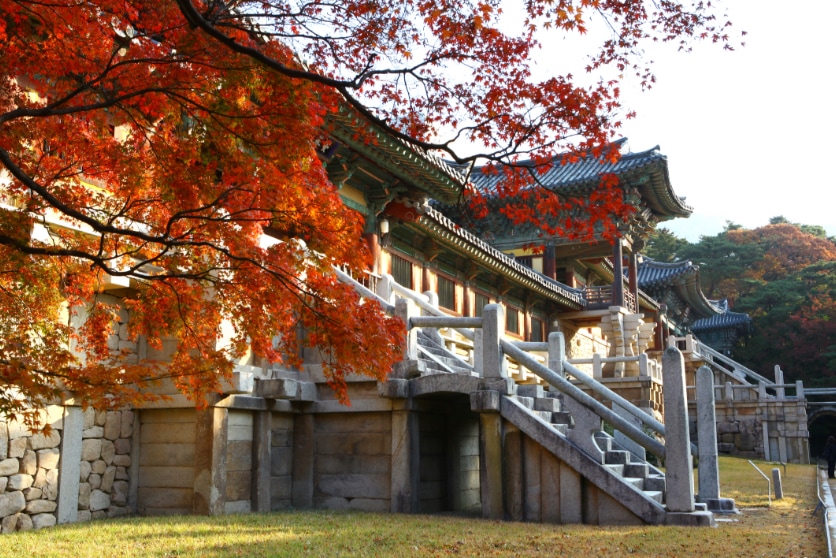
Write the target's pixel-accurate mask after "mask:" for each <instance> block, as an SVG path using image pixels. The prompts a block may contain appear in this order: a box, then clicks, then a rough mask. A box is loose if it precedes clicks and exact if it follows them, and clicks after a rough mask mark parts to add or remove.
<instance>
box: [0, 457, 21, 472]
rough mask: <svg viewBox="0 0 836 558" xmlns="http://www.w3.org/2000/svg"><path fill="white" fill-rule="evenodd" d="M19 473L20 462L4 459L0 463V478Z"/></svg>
mask: <svg viewBox="0 0 836 558" xmlns="http://www.w3.org/2000/svg"><path fill="white" fill-rule="evenodd" d="M19 471H20V460H18V459H14V458H6V459H4V460H3V461H0V476H3V477H7V476H9V475H14V474H16V473H18V472H19Z"/></svg>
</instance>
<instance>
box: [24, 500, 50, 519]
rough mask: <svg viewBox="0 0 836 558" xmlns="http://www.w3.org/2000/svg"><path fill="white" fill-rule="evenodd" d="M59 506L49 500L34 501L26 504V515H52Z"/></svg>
mask: <svg viewBox="0 0 836 558" xmlns="http://www.w3.org/2000/svg"><path fill="white" fill-rule="evenodd" d="M57 507H58V504H56V503H55V502H50V501H49V500H32V501H30V502H28V503H27V504H26V513H28V514H29V515H35V514H38V513H52V512H54V511H55V508H57Z"/></svg>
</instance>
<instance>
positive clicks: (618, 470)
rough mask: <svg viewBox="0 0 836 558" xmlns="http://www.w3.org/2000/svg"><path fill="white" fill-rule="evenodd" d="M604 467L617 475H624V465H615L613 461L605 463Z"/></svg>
mask: <svg viewBox="0 0 836 558" xmlns="http://www.w3.org/2000/svg"><path fill="white" fill-rule="evenodd" d="M604 467H606V468H607V469H609V470H610V471H612V472H613V473H615V474H616V475H618V476H619V477H623V476H624V465H617V464H614V463H605V464H604Z"/></svg>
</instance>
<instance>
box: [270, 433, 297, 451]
mask: <svg viewBox="0 0 836 558" xmlns="http://www.w3.org/2000/svg"><path fill="white" fill-rule="evenodd" d="M292 446H293V430H273V431H271V432H270V447H273V448H289V447H292Z"/></svg>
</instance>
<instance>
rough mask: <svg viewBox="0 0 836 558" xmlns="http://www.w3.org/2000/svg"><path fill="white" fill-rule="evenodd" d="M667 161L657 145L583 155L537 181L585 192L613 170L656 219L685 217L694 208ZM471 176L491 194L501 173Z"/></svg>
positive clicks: (568, 192) (569, 193)
mask: <svg viewBox="0 0 836 558" xmlns="http://www.w3.org/2000/svg"><path fill="white" fill-rule="evenodd" d="M667 161H668V158H667V156H665V155H663V154H662V153H660V152H659V146H656V147H653V148H651V149H648V150H646V151H640V152H636V153H625V154H623V155H622V156H621V158H620V159H619V160H618V161H616V162H615V163H612V162H601V161H599V160H588V159H582V160H581V161H579V162H577V163H569V164H566V165H561V164H556V165H555V166H554V167H553V168H551V169H550V170H548V171H547V172H545V173H544V174H543V175H542V176H541V177H540V181H541V183H542V185H543V186H544V187H546V188H549V189H552V190H554V191H555V192H558V193H561V194H564V195H566V196H584V195H588V194H589V193H590V192H591V191H592V190H593V189H595V188H597V186H598V184H599V183H600V179H601V175H603V174H615V175H616V176H618V177H619V179H620V183H621V185H622V187H623V188H636V189H637V190H638V192H639V194H640V196H641V198H642V201H643V205H645V206H646V207H648V208H649V209H650V210H651V212H652V214H653V216H654V217H655V219H656V220H657V221H667V220H670V219H673V218H675V217H688V216H689V215H691V214H692V213H693V212H694V209H693V208H692V207H691V206H689V205H687V204H686V203H685V202H684V201H683V200H682V198H680V197H679V196H678V195H677V194H676V192H674V190H673V186H672V185H671V181H670V175H669V172H668V163H667ZM523 164H524V163H523ZM472 180H473V182H474V184H475V185H476V187H477V188H478V189H479V190H480V191H482V192H483V193H484V194H485V195H487V196H491V194H492V193H493V192H495V191H496V184H497V183H498V181H499V180H501V176H500V175H491V176H488V175H484V174H478V171H476V172H474V174H473V177H472Z"/></svg>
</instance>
